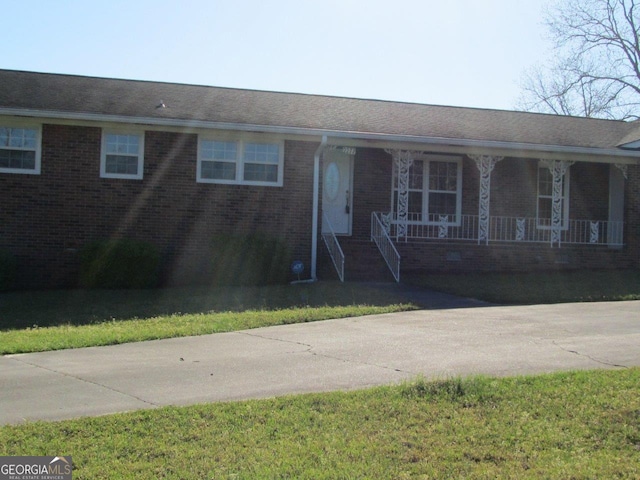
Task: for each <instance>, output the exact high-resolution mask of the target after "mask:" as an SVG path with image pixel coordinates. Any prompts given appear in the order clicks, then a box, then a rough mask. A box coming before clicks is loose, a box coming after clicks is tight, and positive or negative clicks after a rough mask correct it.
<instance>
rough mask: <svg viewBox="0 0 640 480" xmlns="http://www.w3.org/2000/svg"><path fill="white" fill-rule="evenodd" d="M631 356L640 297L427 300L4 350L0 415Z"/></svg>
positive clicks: (572, 365)
mask: <svg viewBox="0 0 640 480" xmlns="http://www.w3.org/2000/svg"><path fill="white" fill-rule="evenodd" d="M458 306H459V305H458ZM631 366H640V302H639V301H635V302H611V303H579V304H560V305H535V306H517V307H504V306H486V307H483V308H464V307H463V308H448V309H440V310H420V311H413V312H404V313H394V314H385V315H373V316H367V317H357V318H348V319H338V320H328V321H323V322H315V323H306V324H296V325H285V326H278V327H268V328H259V329H255V330H246V331H242V332H233V333H223V334H216V335H206V336H201V337H187V338H176V339H169V340H158V341H151V342H143V343H132V344H124V345H115V346H109V347H94V348H85V349H77V350H64V351H57V352H44V353H32V354H21V355H9V356H4V357H0V385H1V386H2V388H1V390H0V424H14V423H21V422H23V421H25V420H57V419H65V418H74V417H81V416H89V415H103V414H108V413H114V412H122V411H128V410H135V409H142V408H155V407H158V406H163V405H187V404H194V403H202V402H215V401H231V400H238V399H247V398H263V397H271V396H277V395H284V394H292V393H302V392H319V391H328V390H338V389H344V390H347V389H356V388H364V387H368V386H372V385H380V384H387V383H393V382H399V381H402V380H405V379H410V378H413V377H415V376H416V375H424V376H426V377H427V378H442V377H448V376H454V375H469V374H479V373H482V374H490V375H517V374H533V373H540V372H551V371H557V370H570V369H593V368H625V367H631Z"/></svg>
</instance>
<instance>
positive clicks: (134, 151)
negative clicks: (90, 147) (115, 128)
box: [106, 133, 140, 156]
mask: <svg viewBox="0 0 640 480" xmlns="http://www.w3.org/2000/svg"><path fill="white" fill-rule="evenodd" d="M139 142H140V136H139V135H120V134H112V133H110V134H107V138H106V148H107V153H113V154H128V155H136V156H137V155H138V153H139V145H140V144H139Z"/></svg>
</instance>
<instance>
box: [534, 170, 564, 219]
mask: <svg viewBox="0 0 640 480" xmlns="http://www.w3.org/2000/svg"><path fill="white" fill-rule="evenodd" d="M560 198H561V212H562V213H561V215H560V218H561V219H562V224H561V227H562V229H563V230H564V229H566V228H567V227H568V225H569V200H568V199H569V170H567V171H566V173H565V174H564V176H563V177H562V194H561V197H560ZM552 211H553V174H552V173H551V171H550V170H549V169H548V168H547V167H546V166H545V165H539V166H538V206H537V217H538V228H541V229H546V228H551V217H552Z"/></svg>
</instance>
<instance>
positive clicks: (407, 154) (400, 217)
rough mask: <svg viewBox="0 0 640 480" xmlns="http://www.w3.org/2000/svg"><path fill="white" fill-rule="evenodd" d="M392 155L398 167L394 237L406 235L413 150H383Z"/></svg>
mask: <svg viewBox="0 0 640 480" xmlns="http://www.w3.org/2000/svg"><path fill="white" fill-rule="evenodd" d="M385 151H386V152H387V153H389V154H390V155H391V156H392V157H393V163H394V165H395V166H396V168H397V169H398V170H397V171H398V175H397V177H398V178H397V180H398V203H397V205H396V214H397V227H396V238H400V237H406V236H407V222H408V212H409V168H411V165H413V159H414V152H412V151H410V150H385Z"/></svg>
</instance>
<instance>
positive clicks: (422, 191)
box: [392, 155, 462, 225]
mask: <svg viewBox="0 0 640 480" xmlns="http://www.w3.org/2000/svg"><path fill="white" fill-rule="evenodd" d="M393 173H394V174H393V207H392V208H393V210H394V211H396V210H397V207H398V178H397V175H398V172H397V169H394V172H393ZM461 192H462V161H461V159H459V158H456V157H446V156H436V155H433V156H428V157H425V158H424V159H419V160H414V161H413V164H412V165H411V167H410V168H409V203H408V212H407V213H408V214H409V215H408V221H409V222H415V223H426V224H439V223H442V222H441V218H442V217H444V216H446V217H447V221H446V223H447V224H449V225H458V224H459V223H460V213H461V208H462V206H461V196H462V195H461Z"/></svg>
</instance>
